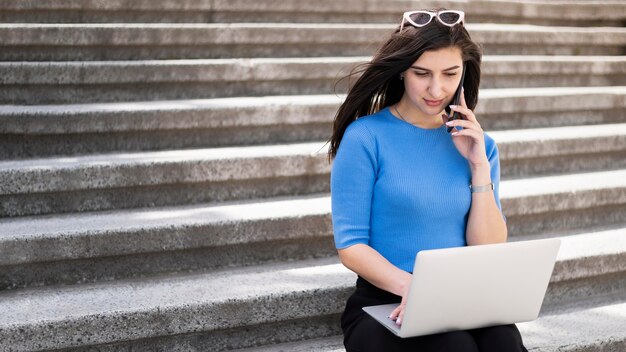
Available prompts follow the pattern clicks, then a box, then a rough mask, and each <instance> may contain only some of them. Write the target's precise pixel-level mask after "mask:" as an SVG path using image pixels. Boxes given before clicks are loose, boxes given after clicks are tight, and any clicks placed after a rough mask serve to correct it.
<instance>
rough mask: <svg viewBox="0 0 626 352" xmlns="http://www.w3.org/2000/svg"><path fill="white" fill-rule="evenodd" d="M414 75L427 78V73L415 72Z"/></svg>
mask: <svg viewBox="0 0 626 352" xmlns="http://www.w3.org/2000/svg"><path fill="white" fill-rule="evenodd" d="M415 74H416V75H418V76H427V75H428V73H427V72H415Z"/></svg>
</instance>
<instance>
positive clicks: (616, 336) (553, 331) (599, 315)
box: [237, 303, 626, 352]
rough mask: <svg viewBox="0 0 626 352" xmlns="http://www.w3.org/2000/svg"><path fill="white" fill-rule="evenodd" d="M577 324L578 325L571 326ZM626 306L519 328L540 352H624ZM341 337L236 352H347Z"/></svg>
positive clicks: (528, 343) (548, 319)
mask: <svg viewBox="0 0 626 352" xmlns="http://www.w3.org/2000/svg"><path fill="white" fill-rule="evenodd" d="M572 322H576V324H572ZM624 322H626V304H623V303H622V304H612V305H606V306H600V307H596V308H591V309H587V310H582V311H576V312H569V313H562V314H555V315H544V316H541V317H540V318H539V319H537V320H536V321H533V322H527V323H521V324H518V328H519V330H520V332H521V334H522V338H523V340H524V345H525V346H526V347H527V348H528V350H529V351H537V352H592V351H613V352H618V351H623V350H624V349H626V334H625V333H624V331H625V330H624V328H623V327H624ZM342 339H343V337H342V336H334V337H328V338H323V339H314V340H307V341H302V342H296V343H285V344H280V345H273V346H265V347H256V348H248V349H242V350H238V351H237V352H345V349H344V347H343V342H342Z"/></svg>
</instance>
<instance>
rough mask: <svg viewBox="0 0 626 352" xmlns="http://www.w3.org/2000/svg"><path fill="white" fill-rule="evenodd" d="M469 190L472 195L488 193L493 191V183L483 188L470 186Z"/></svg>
mask: <svg viewBox="0 0 626 352" xmlns="http://www.w3.org/2000/svg"><path fill="white" fill-rule="evenodd" d="M469 188H470V192H472V193H483V192H489V191H493V182H491V183H489V184H487V185H484V186H472V185H471V184H470V185H469Z"/></svg>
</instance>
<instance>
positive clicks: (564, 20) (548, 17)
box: [0, 0, 626, 26]
mask: <svg viewBox="0 0 626 352" xmlns="http://www.w3.org/2000/svg"><path fill="white" fill-rule="evenodd" d="M155 4H156V6H157V7H158V8H159V11H158V12H156V11H154V7H155ZM619 5H620V3H619V2H617V1H615V2H607V1H604V2H603V4H602V6H598V5H594V4H593V3H592V4H585V3H582V4H581V3H577V2H572V1H568V2H565V3H563V2H560V3H558V2H557V3H546V2H540V3H533V2H514V1H476V0H474V1H471V2H464V1H443V2H442V1H436V2H435V1H421V2H420V7H423V8H432V7H439V6H444V7H448V8H458V9H463V10H465V11H466V12H467V14H468V21H471V22H491V21H500V22H505V23H539V24H544V23H545V24H551V25H555V24H563V25H578V26H580V25H605V26H606V25H619V24H620V23H621V21H623V20H624V18H626V13H625V11H624V9H623V7H622V6H619ZM3 8H4V9H5V11H2V12H0V18H1V19H2V20H3V22H83V21H85V22H94V23H95V22H132V21H138V22H139V21H141V22H183V21H184V22H213V21H215V22H221V21H224V22H291V21H295V22H299V21H302V22H322V21H323V22H337V21H341V22H355V21H363V22H383V21H384V22H396V21H397V20H398V15H397V14H398V13H401V12H402V11H405V10H406V9H412V8H415V4H414V2H413V1H409V0H399V1H391V2H390V1H382V2H381V1H362V0H359V1H355V0H349V1H342V2H341V3H337V2H336V1H332V0H321V1H316V2H315V3H314V4H313V3H310V4H309V3H302V2H300V1H297V0H291V1H275V0H261V1H255V2H254V3H250V2H247V1H226V0H218V1H207V0H204V1H191V0H186V1H180V2H175V1H171V0H160V1H158V2H154V1H152V2H150V1H135V2H129V1H117V2H106V3H102V2H98V1H84V2H83V1H62V2H61V1H47V2H44V3H38V2H33V3H31V2H21V1H17V0H5V1H3ZM51 9H54V10H57V11H55V12H52V11H49V10H51ZM60 9H65V11H59V10H60ZM78 9H80V10H81V11H75V10H78ZM72 10H74V11H72Z"/></svg>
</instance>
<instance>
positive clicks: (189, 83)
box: [0, 55, 626, 105]
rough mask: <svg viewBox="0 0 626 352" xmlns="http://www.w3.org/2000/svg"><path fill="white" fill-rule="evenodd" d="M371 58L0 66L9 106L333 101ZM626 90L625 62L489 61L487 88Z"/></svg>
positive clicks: (608, 58)
mask: <svg viewBox="0 0 626 352" xmlns="http://www.w3.org/2000/svg"><path fill="white" fill-rule="evenodd" d="M367 60H369V58H367V57H350V58H339V57H328V58H272V59H223V60H222V59H208V60H147V61H94V62H71V61H70V62H0V75H1V77H2V80H1V82H2V84H3V89H2V91H1V92H0V102H2V103H5V104H27V105H35V104H49V103H81V104H83V103H88V102H121V101H137V100H140V101H145V100H167V99H192V98H217V97H233V96H262V95H294V94H333V93H336V92H340V93H342V92H344V91H345V84H346V82H345V81H343V82H340V83H341V84H340V85H339V86H337V87H336V89H335V83H337V81H338V80H339V78H341V77H343V76H345V75H346V74H348V73H349V72H350V69H351V68H353V67H355V66H356V65H358V64H360V63H364V62H366V61H367ZM620 85H626V56H530V55H527V56H516V55H504V56H497V55H496V56H485V57H484V58H483V65H482V79H481V87H483V88H527V87H580V86H620Z"/></svg>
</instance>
